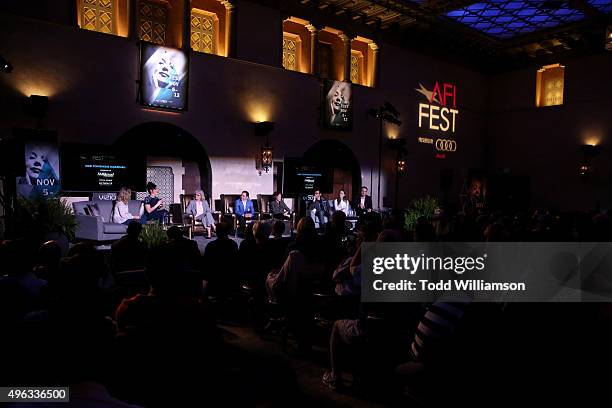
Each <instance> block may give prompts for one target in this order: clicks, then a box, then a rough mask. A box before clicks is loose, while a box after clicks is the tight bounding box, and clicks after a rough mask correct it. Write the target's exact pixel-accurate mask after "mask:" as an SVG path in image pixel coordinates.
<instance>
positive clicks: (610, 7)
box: [587, 0, 612, 13]
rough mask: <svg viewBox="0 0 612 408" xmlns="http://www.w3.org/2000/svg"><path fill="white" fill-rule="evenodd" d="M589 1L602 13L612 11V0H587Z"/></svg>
mask: <svg viewBox="0 0 612 408" xmlns="http://www.w3.org/2000/svg"><path fill="white" fill-rule="evenodd" d="M587 2H588V3H589V4H590V5H591V6H593V7H595V8H596V9H597V10H599V11H601V12H602V13H612V0H587Z"/></svg>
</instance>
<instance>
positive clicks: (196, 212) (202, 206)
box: [185, 190, 215, 238]
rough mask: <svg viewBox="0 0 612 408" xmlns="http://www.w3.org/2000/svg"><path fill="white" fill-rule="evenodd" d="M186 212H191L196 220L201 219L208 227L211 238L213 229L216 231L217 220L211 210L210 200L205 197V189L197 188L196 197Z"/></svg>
mask: <svg viewBox="0 0 612 408" xmlns="http://www.w3.org/2000/svg"><path fill="white" fill-rule="evenodd" d="M185 213H186V214H190V215H191V216H193V218H194V219H195V220H196V221H199V222H201V223H202V225H204V228H206V232H207V234H208V235H207V237H208V238H211V237H212V235H211V230H212V231H215V220H214V218H213V216H212V211H211V210H210V205H208V201H206V200H205V199H204V191H202V190H196V191H195V193H194V198H193V200H191V201H190V202H189V204H188V205H187V209H186V210H185Z"/></svg>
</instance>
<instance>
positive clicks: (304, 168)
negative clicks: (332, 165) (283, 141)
mask: <svg viewBox="0 0 612 408" xmlns="http://www.w3.org/2000/svg"><path fill="white" fill-rule="evenodd" d="M283 169H284V177H283V179H284V186H283V193H284V194H285V195H293V196H298V197H301V196H312V195H313V194H314V192H315V190H320V191H321V192H323V193H326V192H330V191H331V190H332V177H331V176H332V175H331V172H330V170H329V169H328V168H325V167H322V166H319V165H316V164H312V163H307V162H304V161H303V160H302V159H301V158H285V161H284V166H283Z"/></svg>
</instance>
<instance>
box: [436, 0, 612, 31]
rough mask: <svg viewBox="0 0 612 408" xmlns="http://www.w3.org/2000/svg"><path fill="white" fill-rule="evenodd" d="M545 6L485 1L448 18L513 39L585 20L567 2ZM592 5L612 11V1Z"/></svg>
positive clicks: (595, 0) (594, 0)
mask: <svg viewBox="0 0 612 408" xmlns="http://www.w3.org/2000/svg"><path fill="white" fill-rule="evenodd" d="M543 3H544V1H543V0H538V1H536V0H522V1H517V0H512V1H511V0H490V1H487V2H484V1H482V2H480V3H475V4H472V5H469V6H467V7H464V8H462V9H459V10H453V11H451V12H449V13H447V14H446V16H447V17H449V18H451V19H452V20H455V21H457V22H459V23H462V24H466V25H467V26H469V27H471V28H473V29H475V30H479V31H482V32H485V33H487V34H489V35H492V36H495V37H498V38H510V37H514V36H517V35H521V34H525V33H530V32H533V31H537V30H540V29H543V28H548V27H554V26H558V25H561V24H566V23H569V22H572V21H576V20H580V19H583V18H584V17H585V16H584V14H583V13H582V12H580V11H579V10H575V9H571V8H569V6H568V5H567V3H564V4H563V5H562V6H561V7H560V8H558V9H554V8H545V7H542V5H543ZM589 3H591V5H593V6H594V7H598V8H600V7H608V6H609V7H610V8H611V9H612V0H589ZM489 24H490V25H489ZM487 27H491V28H487ZM493 27H495V28H493Z"/></svg>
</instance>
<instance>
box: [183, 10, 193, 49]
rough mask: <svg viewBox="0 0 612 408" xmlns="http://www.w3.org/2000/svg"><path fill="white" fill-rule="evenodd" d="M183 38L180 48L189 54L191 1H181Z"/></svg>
mask: <svg viewBox="0 0 612 408" xmlns="http://www.w3.org/2000/svg"><path fill="white" fill-rule="evenodd" d="M182 21H183V38H182V43H183V46H182V47H181V48H182V49H183V51H185V52H186V53H187V54H189V50H191V0H183V19H182Z"/></svg>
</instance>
